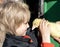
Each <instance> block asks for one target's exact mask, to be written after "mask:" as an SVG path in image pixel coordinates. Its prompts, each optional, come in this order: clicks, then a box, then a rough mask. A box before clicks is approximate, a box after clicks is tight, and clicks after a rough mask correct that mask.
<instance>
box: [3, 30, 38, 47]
mask: <svg viewBox="0 0 60 47" xmlns="http://www.w3.org/2000/svg"><path fill="white" fill-rule="evenodd" d="M27 35H28V36H30V38H25V37H23V36H14V35H11V34H7V35H6V39H5V41H4V44H3V47H38V42H37V39H36V37H35V34H34V31H31V30H30V29H29V30H28V31H27ZM30 40H32V42H31V41H30Z"/></svg>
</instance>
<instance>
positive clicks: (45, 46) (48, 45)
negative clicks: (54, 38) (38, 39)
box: [41, 43, 54, 47]
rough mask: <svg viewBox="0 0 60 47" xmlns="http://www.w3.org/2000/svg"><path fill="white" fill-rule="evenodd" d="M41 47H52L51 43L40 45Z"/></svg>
mask: <svg viewBox="0 0 60 47" xmlns="http://www.w3.org/2000/svg"><path fill="white" fill-rule="evenodd" d="M41 47H54V44H52V43H41Z"/></svg>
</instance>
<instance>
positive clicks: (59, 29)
mask: <svg viewBox="0 0 60 47" xmlns="http://www.w3.org/2000/svg"><path fill="white" fill-rule="evenodd" d="M41 21H42V19H38V18H36V19H35V20H34V21H33V26H32V30H34V29H35V28H38V26H39V24H40V22H41ZM47 24H49V25H50V30H51V31H50V33H51V35H52V36H53V37H57V38H60V24H56V23H53V22H49V21H48V22H47Z"/></svg>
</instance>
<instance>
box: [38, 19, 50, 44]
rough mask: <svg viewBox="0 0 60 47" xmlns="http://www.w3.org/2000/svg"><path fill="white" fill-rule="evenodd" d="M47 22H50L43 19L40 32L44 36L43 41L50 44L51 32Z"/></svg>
mask: <svg viewBox="0 0 60 47" xmlns="http://www.w3.org/2000/svg"><path fill="white" fill-rule="evenodd" d="M47 22H48V21H46V20H44V19H43V20H42V21H41V23H40V26H39V30H40V32H41V35H42V41H43V42H49V43H50V30H49V25H48V24H47Z"/></svg>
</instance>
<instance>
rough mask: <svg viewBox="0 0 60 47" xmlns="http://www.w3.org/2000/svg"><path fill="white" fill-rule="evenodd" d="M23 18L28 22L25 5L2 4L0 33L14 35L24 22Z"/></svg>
mask: <svg viewBox="0 0 60 47" xmlns="http://www.w3.org/2000/svg"><path fill="white" fill-rule="evenodd" d="M25 17H27V21H29V19H30V11H29V7H28V5H26V4H25V3H21V2H20V3H19V2H8V3H6V4H4V5H3V6H2V7H1V10H0V32H7V33H11V34H15V30H16V28H17V27H18V26H19V24H21V23H22V22H24V20H25ZM0 38H1V36H0Z"/></svg>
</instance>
